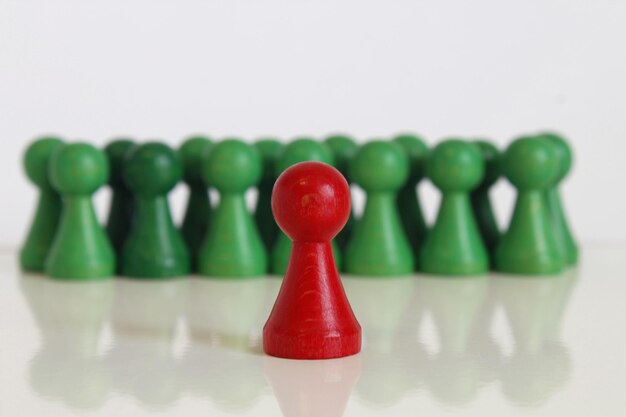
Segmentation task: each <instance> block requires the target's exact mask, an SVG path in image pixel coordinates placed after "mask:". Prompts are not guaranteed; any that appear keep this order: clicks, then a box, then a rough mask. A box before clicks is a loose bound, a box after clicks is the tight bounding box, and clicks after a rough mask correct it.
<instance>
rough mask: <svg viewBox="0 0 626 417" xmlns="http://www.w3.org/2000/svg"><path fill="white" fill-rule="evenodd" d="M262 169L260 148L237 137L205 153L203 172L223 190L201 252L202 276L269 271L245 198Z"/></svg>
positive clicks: (199, 260)
mask: <svg viewBox="0 0 626 417" xmlns="http://www.w3.org/2000/svg"><path fill="white" fill-rule="evenodd" d="M261 169H262V164H261V156H260V155H259V153H258V151H257V150H256V149H255V148H254V147H252V146H250V145H248V144H246V143H244V142H242V141H241V140H238V139H226V140H223V141H221V142H219V143H217V144H216V145H214V146H212V147H211V148H210V149H209V150H208V152H207V153H206V155H205V158H204V162H203V165H202V175H203V178H204V180H205V182H206V183H207V184H209V185H211V186H213V187H215V188H216V189H217V191H218V192H219V193H220V203H219V206H218V207H217V209H216V210H215V213H214V217H213V219H212V220H213V222H212V225H211V229H210V230H209V233H208V234H207V236H206V238H205V239H204V242H203V243H202V247H201V248H200V252H199V255H198V272H199V273H200V274H201V275H205V276H211V277H218V278H220V277H221V278H245V277H258V276H262V275H264V274H266V273H267V253H266V251H265V247H264V246H263V242H262V241H261V236H260V235H259V231H258V230H257V228H256V225H255V224H254V221H253V219H252V215H251V214H250V212H249V211H248V207H247V206H246V200H245V192H246V190H248V189H249V188H250V187H252V186H254V185H256V183H257V182H258V181H259V179H260V178H261Z"/></svg>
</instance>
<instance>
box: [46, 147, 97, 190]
mask: <svg viewBox="0 0 626 417" xmlns="http://www.w3.org/2000/svg"><path fill="white" fill-rule="evenodd" d="M108 179H109V161H108V160H107V157H106V155H105V154H104V152H102V151H101V150H100V149H97V148H95V147H93V146H91V145H89V144H87V143H71V144H69V145H63V146H61V147H59V148H58V149H57V150H56V151H55V152H54V154H53V155H52V158H51V159H50V182H51V183H52V185H53V186H54V188H55V189H56V190H57V191H58V192H59V193H61V194H67V195H81V194H92V193H93V192H95V191H96V190H97V189H98V188H100V187H102V186H103V185H104V184H106V182H107V180H108Z"/></svg>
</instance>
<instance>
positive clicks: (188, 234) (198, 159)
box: [178, 136, 212, 272]
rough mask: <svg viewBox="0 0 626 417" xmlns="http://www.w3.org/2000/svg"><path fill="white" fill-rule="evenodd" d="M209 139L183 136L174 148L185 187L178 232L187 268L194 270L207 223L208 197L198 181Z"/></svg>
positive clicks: (209, 207)
mask: <svg viewBox="0 0 626 417" xmlns="http://www.w3.org/2000/svg"><path fill="white" fill-rule="evenodd" d="M211 144H212V142H211V141H210V140H209V139H207V138H205V137H203V136H194V137H191V138H189V139H187V140H186V141H185V142H184V143H183V144H182V145H181V147H180V149H179V150H178V153H179V155H180V158H181V160H182V162H183V180H184V181H185V183H186V184H187V186H188V188H189V198H188V200H187V209H186V210H185V216H184V217H183V224H182V226H181V228H180V231H181V233H182V235H183V239H184V240H185V243H186V244H187V248H188V249H189V255H190V256H191V270H192V271H194V272H195V271H197V263H198V252H199V251H200V247H201V246H202V242H203V241H204V238H205V237H206V234H207V233H208V231H209V227H210V224H211V211H212V210H211V200H210V197H209V193H208V190H207V186H206V184H205V183H204V181H203V180H202V163H203V156H204V153H205V152H206V150H207V149H208V148H209V147H210V146H211Z"/></svg>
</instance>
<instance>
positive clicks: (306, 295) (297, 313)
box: [263, 162, 361, 359]
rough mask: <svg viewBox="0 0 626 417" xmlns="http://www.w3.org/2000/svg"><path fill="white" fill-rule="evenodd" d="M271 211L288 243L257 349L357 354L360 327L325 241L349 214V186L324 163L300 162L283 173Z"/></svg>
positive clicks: (322, 355)
mask: <svg viewBox="0 0 626 417" xmlns="http://www.w3.org/2000/svg"><path fill="white" fill-rule="evenodd" d="M272 211H273V213H274V217H275V218H276V222H277V223H278V225H279V226H280V228H281V229H282V230H283V232H285V233H286V234H287V236H289V237H290V238H291V240H292V241H293V245H292V248H291V256H290V259H289V266H288V267H287V272H286V274H285V279H284V280H283V284H282V287H281V289H280V292H279V294H278V298H277V299H276V303H275V304H274V308H273V310H272V312H271V313H270V317H269V319H268V320H267V323H266V324H265V327H264V328H263V349H264V350H265V353H267V354H268V355H271V356H277V357H279V358H287V359H330V358H339V357H343V356H350V355H354V354H356V353H358V352H359V351H360V350H361V326H360V325H359V323H358V322H357V320H356V318H355V317H354V313H353V312H352V308H351V307H350V303H349V302H348V299H347V298H346V294H345V292H344V289H343V285H342V284H341V279H340V278H339V273H338V272H337V267H336V266H335V260H334V258H333V252H332V247H331V243H330V242H331V240H332V239H333V238H334V237H335V236H336V235H337V234H338V233H339V231H340V230H341V229H342V228H343V226H344V225H345V224H346V222H347V221H348V216H349V215H350V188H349V186H348V183H347V182H346V180H345V178H344V177H343V176H342V175H341V173H339V171H337V170H336V169H335V168H333V167H331V166H330V165H327V164H324V163H321V162H302V163H299V164H296V165H293V166H292V167H290V168H288V169H287V170H285V172H283V173H282V174H281V175H280V177H278V180H277V181H276V184H275V185H274V190H273V192H272Z"/></svg>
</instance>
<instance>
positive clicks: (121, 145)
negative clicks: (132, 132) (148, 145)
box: [104, 138, 136, 187]
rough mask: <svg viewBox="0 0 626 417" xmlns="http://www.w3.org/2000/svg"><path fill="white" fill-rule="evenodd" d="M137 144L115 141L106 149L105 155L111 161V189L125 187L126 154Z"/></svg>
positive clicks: (128, 141) (125, 140)
mask: <svg viewBox="0 0 626 417" xmlns="http://www.w3.org/2000/svg"><path fill="white" fill-rule="evenodd" d="M134 146H136V145H135V142H133V141H132V140H131V139H122V138H120V139H115V140H113V141H111V142H109V144H108V145H107V146H105V147H104V153H105V154H106V156H107V158H108V160H109V167H110V171H111V175H110V176H109V185H110V186H111V187H125V186H126V184H125V183H124V163H125V161H126V154H127V153H128V152H129V151H130V150H131V149H132V148H133V147H134Z"/></svg>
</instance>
